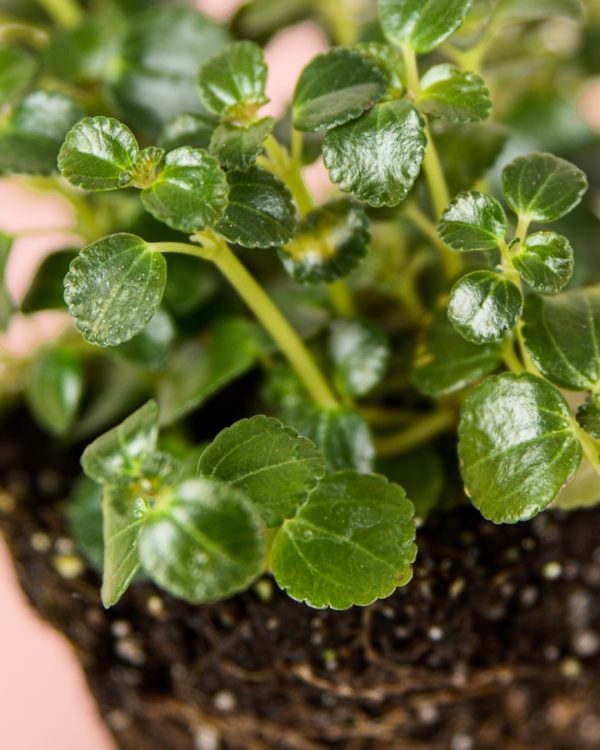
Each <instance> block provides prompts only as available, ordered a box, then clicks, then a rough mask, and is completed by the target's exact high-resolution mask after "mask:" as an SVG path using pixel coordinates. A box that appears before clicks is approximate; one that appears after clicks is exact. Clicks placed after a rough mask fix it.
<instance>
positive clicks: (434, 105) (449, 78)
mask: <svg viewBox="0 0 600 750" xmlns="http://www.w3.org/2000/svg"><path fill="white" fill-rule="evenodd" d="M421 86H422V90H421V95H420V97H419V101H418V105H419V108H420V109H421V111H422V112H425V113H426V114H428V115H431V116H432V117H439V118H441V119H442V120H446V121H448V122H479V121H481V120H487V118H488V117H489V115H490V111H491V109H492V100H491V98H490V92H489V91H488V88H487V86H486V85H485V83H484V82H483V81H482V79H481V78H480V77H479V76H478V75H476V74H475V73H471V72H469V71H467V70H462V69H461V68H458V67H457V66H456V65H449V64H448V63H445V64H442V65H435V66H434V67H433V68H430V69H429V70H428V71H427V73H425V75H424V76H423V79H422V80H421Z"/></svg>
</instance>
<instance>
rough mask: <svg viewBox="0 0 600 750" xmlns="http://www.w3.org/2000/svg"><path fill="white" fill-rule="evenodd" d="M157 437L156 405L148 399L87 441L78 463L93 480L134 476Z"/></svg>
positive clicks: (152, 448)
mask: <svg viewBox="0 0 600 750" xmlns="http://www.w3.org/2000/svg"><path fill="white" fill-rule="evenodd" d="M157 440H158V407H157V405H156V402H155V401H148V402H147V403H146V404H144V406H142V407H140V408H139V409H138V410H137V411H134V412H133V414H131V415H130V416H129V417H127V419H125V420H124V421H123V422H121V424H119V425H117V426H116V427H113V428H112V429H111V430H109V431H108V432H105V433H104V434H103V435H100V437H98V438H96V440H94V442H93V443H90V445H88V446H87V448H86V449H85V451H84V452H83V455H82V457H81V465H82V466H83V470H84V471H85V473H86V474H87V475H88V477H90V479H93V480H94V481H96V482H101V483H108V484H110V483H113V484H114V483H117V482H120V481H122V480H123V478H124V477H130V478H132V479H137V478H139V477H140V475H141V472H142V467H143V465H144V461H145V460H146V459H147V458H148V456H149V455H150V454H151V453H152V452H153V451H154V450H155V448H156V441H157Z"/></svg>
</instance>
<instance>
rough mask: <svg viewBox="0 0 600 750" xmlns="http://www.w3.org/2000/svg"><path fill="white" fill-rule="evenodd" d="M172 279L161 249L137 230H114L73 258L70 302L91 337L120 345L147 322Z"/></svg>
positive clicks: (68, 286) (68, 292)
mask: <svg viewBox="0 0 600 750" xmlns="http://www.w3.org/2000/svg"><path fill="white" fill-rule="evenodd" d="M166 282H167V268H166V263H165V259H164V258H163V256H162V255H161V254H160V253H159V252H156V251H154V250H153V249H152V247H151V246H150V245H148V244H147V243H146V242H144V240H142V239H140V238H139V237H136V236H135V235H133V234H113V235H111V236H110V237H105V238H104V239H101V240H98V241H97V242H94V243H92V244H91V245H88V246H87V247H85V248H84V249H83V250H82V251H81V252H80V253H79V255H78V256H77V257H76V258H75V260H73V261H72V263H71V265H70V267H69V273H68V274H67V275H66V276H65V301H66V303H67V305H68V308H69V312H70V313H71V315H72V316H73V317H74V318H75V323H76V325H77V328H78V329H79V330H80V331H81V334H82V336H83V337H84V339H85V340H86V341H89V342H90V344H98V346H116V345H117V344H122V343H123V342H124V341H129V339H132V338H133V337H134V336H135V335H136V334H137V333H139V332H140V331H141V330H142V329H143V328H144V327H145V326H146V324H147V323H148V321H149V320H150V318H152V316H153V315H154V313H155V312H156V311H157V310H158V307H159V305H160V301H161V299H162V295H163V292H164V289H165V284H166Z"/></svg>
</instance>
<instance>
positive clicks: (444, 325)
mask: <svg viewBox="0 0 600 750" xmlns="http://www.w3.org/2000/svg"><path fill="white" fill-rule="evenodd" d="M501 362H502V347H501V346H500V344H495V343H493V344H483V345H477V344H473V343H471V342H470V341H467V340H466V339H465V338H464V337H463V336H461V334H459V333H458V331H456V329H455V328H454V326H453V325H452V323H451V322H450V321H449V320H448V316H447V314H446V312H445V311H439V312H438V313H437V314H436V317H435V319H434V320H433V322H432V324H431V325H430V326H429V328H428V329H427V330H426V331H425V336H424V341H423V344H422V346H421V347H420V348H419V350H418V352H417V358H416V361H415V365H414V369H413V382H414V383H415V385H416V387H417V388H418V389H419V390H420V391H421V393H424V394H425V395H427V396H445V395H447V394H449V393H455V392H456V391H459V390H461V389H462V388H464V387H465V386H467V385H470V384H471V383H475V382H476V381H477V380H479V379H480V378H482V377H484V376H485V375H489V373H491V372H493V371H494V370H495V369H496V368H497V367H498V366H499V365H500V363H501Z"/></svg>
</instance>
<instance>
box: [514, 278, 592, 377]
mask: <svg viewBox="0 0 600 750" xmlns="http://www.w3.org/2000/svg"><path fill="white" fill-rule="evenodd" d="M524 320H525V326H524V328H523V335H524V336H525V344H526V346H527V350H528V352H529V353H530V355H531V358H532V359H533V361H534V363H535V366H536V367H537V368H538V370H539V371H540V372H541V373H542V374H543V375H545V376H546V377H547V378H548V380H551V381H552V382H553V383H555V384H556V385H559V386H561V387H562V388H568V389H569V390H572V391H587V390H595V389H596V388H597V387H598V385H599V384H600V288H598V287H593V288H590V289H573V290H569V291H567V292H563V293H562V294H559V295H557V296H556V297H538V296H536V295H531V296H529V297H528V298H527V301H526V303H525V314H524Z"/></svg>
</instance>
